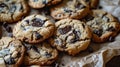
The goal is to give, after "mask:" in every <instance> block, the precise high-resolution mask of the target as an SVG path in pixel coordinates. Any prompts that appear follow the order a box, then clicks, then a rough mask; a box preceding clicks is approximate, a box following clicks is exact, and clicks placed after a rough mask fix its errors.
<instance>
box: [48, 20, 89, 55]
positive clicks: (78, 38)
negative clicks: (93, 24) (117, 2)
mask: <svg viewBox="0 0 120 67" xmlns="http://www.w3.org/2000/svg"><path fill="white" fill-rule="evenodd" d="M55 25H56V27H57V29H56V31H55V33H54V35H53V37H52V38H50V39H49V42H50V43H51V45H52V46H53V47H56V48H57V49H58V50H60V51H65V52H68V53H69V54H70V55H76V54H78V53H79V52H80V51H82V50H85V49H86V48H87V47H88V45H89V44H90V41H91V31H90V29H89V27H88V26H87V25H86V24H85V23H84V22H81V21H79V20H73V19H63V20H60V21H58V22H56V23H55Z"/></svg>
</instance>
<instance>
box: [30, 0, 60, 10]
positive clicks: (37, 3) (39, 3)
mask: <svg viewBox="0 0 120 67" xmlns="http://www.w3.org/2000/svg"><path fill="white" fill-rule="evenodd" d="M61 1H62V0H29V1H28V3H29V5H30V6H31V7H32V8H43V7H45V6H49V5H54V4H57V3H59V2H61Z"/></svg>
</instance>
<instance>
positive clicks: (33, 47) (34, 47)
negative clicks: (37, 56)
mask: <svg viewBox="0 0 120 67" xmlns="http://www.w3.org/2000/svg"><path fill="white" fill-rule="evenodd" d="M31 49H34V50H35V51H36V52H37V53H40V52H39V50H38V49H37V47H36V46H31Z"/></svg>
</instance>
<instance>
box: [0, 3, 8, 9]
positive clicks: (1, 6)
mask: <svg viewBox="0 0 120 67" xmlns="http://www.w3.org/2000/svg"><path fill="white" fill-rule="evenodd" d="M4 7H8V6H7V5H6V4H4V3H1V4H0V8H4Z"/></svg>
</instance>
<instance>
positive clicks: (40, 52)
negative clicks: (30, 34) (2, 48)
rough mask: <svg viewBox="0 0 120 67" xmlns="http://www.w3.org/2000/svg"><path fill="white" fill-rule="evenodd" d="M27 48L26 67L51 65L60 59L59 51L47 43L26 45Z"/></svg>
mask: <svg viewBox="0 0 120 67" xmlns="http://www.w3.org/2000/svg"><path fill="white" fill-rule="evenodd" d="M25 46H26V54H25V57H24V65H40V66H41V65H50V64H52V63H53V62H54V61H55V60H56V59H57V57H58V51H57V50H56V49H54V48H52V47H51V46H50V44H48V43H47V42H42V43H39V44H34V45H31V44H25Z"/></svg>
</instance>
